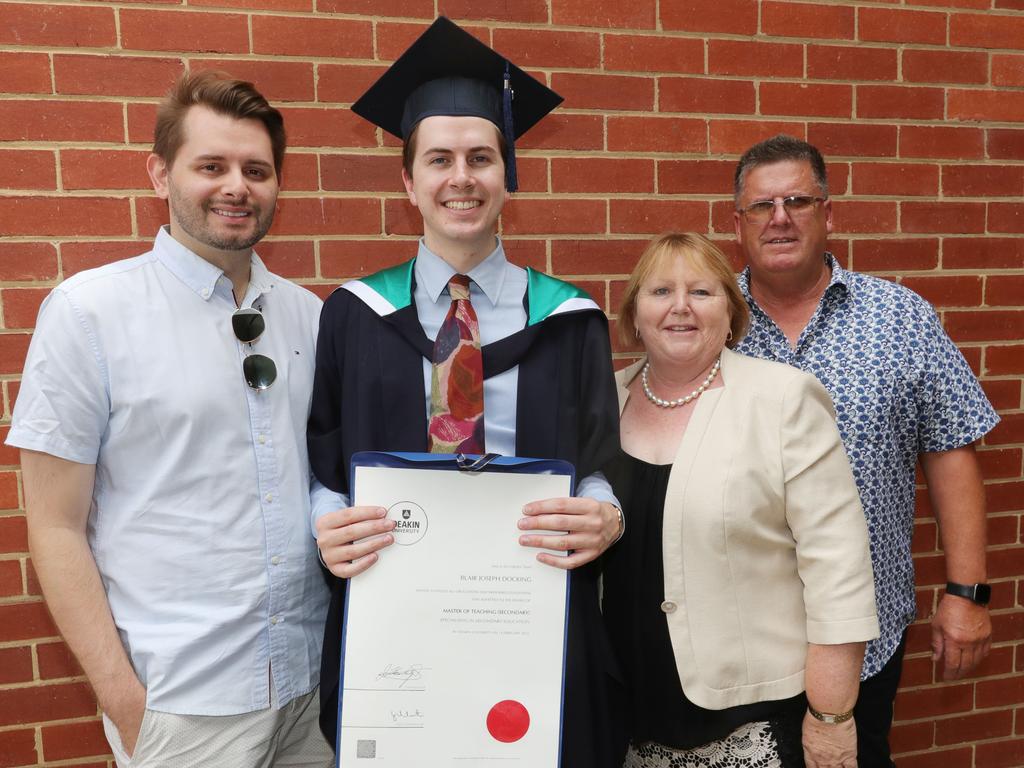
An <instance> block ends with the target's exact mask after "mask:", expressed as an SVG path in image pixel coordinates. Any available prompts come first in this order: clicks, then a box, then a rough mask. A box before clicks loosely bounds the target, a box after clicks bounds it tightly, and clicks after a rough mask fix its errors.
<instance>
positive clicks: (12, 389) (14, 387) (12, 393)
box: [0, 381, 21, 546]
mask: <svg viewBox="0 0 1024 768" xmlns="http://www.w3.org/2000/svg"><path fill="white" fill-rule="evenodd" d="M20 386H21V383H20V382H18V381H7V382H4V399H5V401H6V406H5V409H4V412H5V413H6V414H7V415H8V416H10V414H11V412H12V411H14V404H15V402H17V400H18V389H19V388H20ZM0 546H2V545H0Z"/></svg>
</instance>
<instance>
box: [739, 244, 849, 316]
mask: <svg viewBox="0 0 1024 768" xmlns="http://www.w3.org/2000/svg"><path fill="white" fill-rule="evenodd" d="M824 259H825V263H826V264H827V265H828V266H829V268H830V269H831V270H832V277H831V279H830V280H829V281H828V285H826V286H825V293H824V295H826V296H827V295H829V294H832V293H847V292H849V290H850V273H849V272H848V271H847V270H845V269H843V268H842V267H841V266H840V265H839V261H838V260H837V259H836V257H835V256H833V255H832V254H831V253H830V252H829V251H825V256H824ZM736 282H737V283H739V286H740V291H741V292H742V293H743V298H745V299H746V300H747V302H748V303H749V304H751V305H754V306H756V304H757V302H756V301H755V300H754V297H753V296H751V295H750V267H749V266H746V267H744V268H743V271H742V272H740V274H739V275H738V276H737V278H736ZM833 286H837V287H836V288H835V289H833Z"/></svg>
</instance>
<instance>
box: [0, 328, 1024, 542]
mask: <svg viewBox="0 0 1024 768" xmlns="http://www.w3.org/2000/svg"><path fill="white" fill-rule="evenodd" d="M985 373H986V374H987V375H989V376H1012V375H1014V374H1021V373H1024V346H1022V345H1007V346H990V347H988V348H987V349H986V350H985ZM1003 487H1004V486H1001V485H999V486H986V490H988V491H989V493H995V492H996V491H997V489H1002V488H1003ZM1005 487H1006V488H1008V489H1012V488H1014V487H1015V486H1013V485H1012V484H1011V485H1007V486H1005ZM1018 498H1020V497H1018ZM1018 508H1019V505H1014V506H1013V507H1010V509H1018ZM2 519H3V518H0V520H2ZM0 540H2V539H0Z"/></svg>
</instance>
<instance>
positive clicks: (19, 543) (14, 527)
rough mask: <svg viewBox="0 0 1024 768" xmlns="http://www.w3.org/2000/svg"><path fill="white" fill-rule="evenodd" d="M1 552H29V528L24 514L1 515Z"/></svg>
mask: <svg viewBox="0 0 1024 768" xmlns="http://www.w3.org/2000/svg"><path fill="white" fill-rule="evenodd" d="M0 552H3V553H7V554H10V553H12V552H13V553H21V552H28V529H27V528H26V526H25V516H24V515H23V514H17V515H5V516H2V517H0Z"/></svg>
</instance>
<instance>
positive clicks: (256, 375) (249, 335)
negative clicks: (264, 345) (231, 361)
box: [231, 307, 277, 390]
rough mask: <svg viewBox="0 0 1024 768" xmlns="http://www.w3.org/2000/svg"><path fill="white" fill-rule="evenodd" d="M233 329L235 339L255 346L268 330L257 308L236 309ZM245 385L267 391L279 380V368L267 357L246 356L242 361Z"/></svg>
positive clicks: (232, 321)
mask: <svg viewBox="0 0 1024 768" xmlns="http://www.w3.org/2000/svg"><path fill="white" fill-rule="evenodd" d="M231 328H232V330H233V331H234V332H235V338H236V339H238V340H239V341H240V342H242V343H243V344H255V343H256V341H258V340H259V338H260V336H262V335H263V332H264V331H265V330H266V329H267V323H266V321H265V320H264V319H263V313H262V312H260V311H259V310H258V309H256V308H255V307H244V308H242V309H236V310H235V312H234V314H233V315H231ZM242 375H243V376H244V377H245V383H246V384H248V385H249V386H250V387H252V388H253V389H257V390H264V389H267V388H268V387H269V386H270V385H271V384H273V383H274V381H275V380H276V379H277V366H276V365H274V361H273V360H271V359H270V358H269V357H267V356H266V355H259V354H252V355H246V356H245V359H244V360H242Z"/></svg>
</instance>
